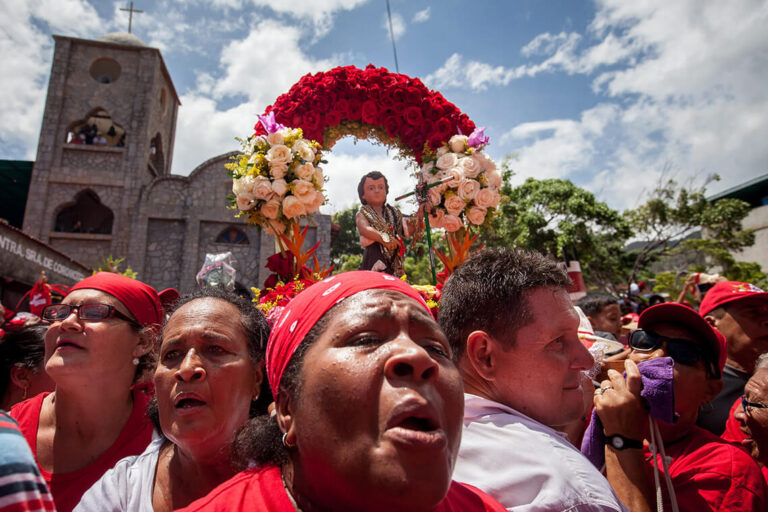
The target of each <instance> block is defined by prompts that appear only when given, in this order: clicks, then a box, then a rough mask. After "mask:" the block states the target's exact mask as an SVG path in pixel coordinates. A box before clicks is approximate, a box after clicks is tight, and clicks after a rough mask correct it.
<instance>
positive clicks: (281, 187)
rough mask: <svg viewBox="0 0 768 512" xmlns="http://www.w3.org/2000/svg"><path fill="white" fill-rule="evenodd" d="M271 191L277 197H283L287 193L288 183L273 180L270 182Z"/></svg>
mask: <svg viewBox="0 0 768 512" xmlns="http://www.w3.org/2000/svg"><path fill="white" fill-rule="evenodd" d="M272 191H273V192H274V193H275V194H277V195H278V196H279V197H283V196H284V195H285V193H286V192H287V191H288V183H286V181H285V180H275V181H273V182H272Z"/></svg>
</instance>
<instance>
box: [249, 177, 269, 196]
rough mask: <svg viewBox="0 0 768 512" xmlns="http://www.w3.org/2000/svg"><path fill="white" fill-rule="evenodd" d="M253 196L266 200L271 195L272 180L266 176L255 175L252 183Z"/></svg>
mask: <svg viewBox="0 0 768 512" xmlns="http://www.w3.org/2000/svg"><path fill="white" fill-rule="evenodd" d="M253 197H255V198H256V199H263V200H265V201H266V200H267V199H269V198H270V197H272V182H271V181H270V180H269V178H267V177H266V176H256V178H255V180H254V184H253Z"/></svg>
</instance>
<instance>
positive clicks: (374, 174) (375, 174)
mask: <svg viewBox="0 0 768 512" xmlns="http://www.w3.org/2000/svg"><path fill="white" fill-rule="evenodd" d="M368 178H371V179H372V180H380V179H381V178H384V186H385V187H386V190H387V194H389V182H388V181H387V177H386V176H384V175H383V174H381V173H380V172H379V171H371V172H369V173H368V174H366V175H365V176H363V177H362V179H361V180H360V183H358V184H357V195H358V196H359V197H360V202H361V203H363V204H368V203H366V202H365V199H363V194H364V193H365V180H367V179H368Z"/></svg>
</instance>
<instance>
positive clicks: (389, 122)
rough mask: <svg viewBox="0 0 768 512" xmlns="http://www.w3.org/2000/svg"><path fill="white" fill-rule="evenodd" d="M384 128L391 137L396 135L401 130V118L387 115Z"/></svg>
mask: <svg viewBox="0 0 768 512" xmlns="http://www.w3.org/2000/svg"><path fill="white" fill-rule="evenodd" d="M384 129H386V130H387V135H389V136H390V137H394V136H396V135H397V134H398V133H399V132H400V119H398V118H397V116H387V117H386V118H384Z"/></svg>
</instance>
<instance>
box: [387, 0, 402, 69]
mask: <svg viewBox="0 0 768 512" xmlns="http://www.w3.org/2000/svg"><path fill="white" fill-rule="evenodd" d="M387 17H388V18H389V37H391V38H392V53H394V54H395V71H397V72H398V73H399V72H400V66H398V65H397V48H396V47H395V31H394V29H393V28H392V10H391V9H390V8H389V0H387Z"/></svg>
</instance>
